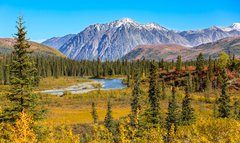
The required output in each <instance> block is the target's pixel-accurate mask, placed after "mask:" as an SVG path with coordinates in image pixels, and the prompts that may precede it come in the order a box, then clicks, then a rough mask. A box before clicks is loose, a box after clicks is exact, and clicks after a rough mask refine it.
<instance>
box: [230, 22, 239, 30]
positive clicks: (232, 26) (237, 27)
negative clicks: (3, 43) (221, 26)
mask: <svg viewBox="0 0 240 143" xmlns="http://www.w3.org/2000/svg"><path fill="white" fill-rule="evenodd" d="M230 27H231V28H233V29H236V30H240V23H233V24H232V25H231V26H230Z"/></svg>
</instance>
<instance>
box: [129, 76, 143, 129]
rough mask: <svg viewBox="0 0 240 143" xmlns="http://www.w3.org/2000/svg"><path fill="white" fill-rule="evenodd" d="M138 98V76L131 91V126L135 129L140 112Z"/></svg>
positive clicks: (139, 91)
mask: <svg viewBox="0 0 240 143" xmlns="http://www.w3.org/2000/svg"><path fill="white" fill-rule="evenodd" d="M140 96H141V89H140V77H139V75H138V76H136V79H135V85H134V88H133V91H132V98H133V99H132V103H131V107H132V113H131V125H132V126H133V127H134V128H135V127H136V126H137V124H138V116H139V112H140V103H139V100H140Z"/></svg>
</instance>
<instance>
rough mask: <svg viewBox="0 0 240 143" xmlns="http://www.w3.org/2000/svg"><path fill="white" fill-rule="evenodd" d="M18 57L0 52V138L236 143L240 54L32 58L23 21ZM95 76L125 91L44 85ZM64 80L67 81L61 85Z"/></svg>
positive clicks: (24, 142)
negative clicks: (59, 91)
mask: <svg viewBox="0 0 240 143" xmlns="http://www.w3.org/2000/svg"><path fill="white" fill-rule="evenodd" d="M17 30H18V31H17V33H16V34H15V39H16V40H17V43H16V44H15V46H14V48H15V50H14V51H13V53H12V54H10V55H4V54H1V56H0V84H1V85H0V142H2V143H8V142H14V143H15V142H16V143H35V142H50V143H58V142H59V143H65V142H66V143H68V142H69V143H70V142H73V143H79V142H83V143H85V142H90V143H98V142H101V143H102V142H103V143H104V142H106V143H108V142H109V143H112V142H116V143H145V142H151V143H161V142H163V143H178V142H179V143H180V142H186V143H208V142H213V143H223V142H229V143H238V142H239V141H240V97H239V96H240V92H239V91H240V59H238V58H236V57H235V56H234V53H224V52H221V53H219V56H218V58H217V59H212V58H211V57H207V58H206V57H204V55H203V54H201V53H199V55H198V56H197V58H196V59H193V60H192V61H182V59H181V56H178V58H177V60H176V61H174V60H172V61H164V60H163V59H162V60H159V61H154V60H145V59H142V60H137V61H128V60H125V59H123V60H117V61H100V60H99V59H98V60H96V61H94V60H93V61H88V60H82V61H75V60H71V59H68V58H63V57H56V56H36V55H35V56H32V55H31V53H30V52H29V51H28V50H27V49H28V48H29V47H30V45H28V44H27V42H26V29H25V27H24V25H23V22H22V18H19V21H18V23H17ZM91 78H123V79H124V80H123V82H124V84H126V85H127V87H126V88H123V89H118V90H96V91H91V92H87V93H83V94H71V93H65V94H64V95H63V96H55V95H50V94H43V93H41V92H39V91H41V90H42V89H48V88H56V87H60V86H69V85H71V84H72V85H74V84H76V83H78V82H85V81H88V80H91ZM64 82H66V85H64V84H63V83H64Z"/></svg>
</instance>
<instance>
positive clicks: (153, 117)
mask: <svg viewBox="0 0 240 143" xmlns="http://www.w3.org/2000/svg"><path fill="white" fill-rule="evenodd" d="M158 87H159V86H158V74H157V66H156V64H155V63H154V62H152V63H151V67H150V83H149V91H148V98H149V103H150V109H149V113H150V117H149V120H150V123H151V124H152V125H153V126H155V127H156V126H157V125H158V124H160V122H161V116H160V103H159V101H160V95H159V88H158Z"/></svg>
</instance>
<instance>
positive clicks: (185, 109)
mask: <svg viewBox="0 0 240 143" xmlns="http://www.w3.org/2000/svg"><path fill="white" fill-rule="evenodd" d="M194 121H195V116H194V109H193V108H192V107H191V98H190V95H189V87H188V86H186V89H185V97H184V99H183V101H182V113H181V124H182V125H190V124H191V123H193V122H194Z"/></svg>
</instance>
